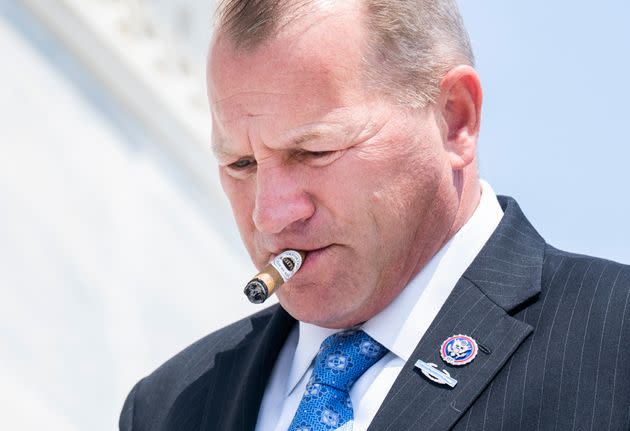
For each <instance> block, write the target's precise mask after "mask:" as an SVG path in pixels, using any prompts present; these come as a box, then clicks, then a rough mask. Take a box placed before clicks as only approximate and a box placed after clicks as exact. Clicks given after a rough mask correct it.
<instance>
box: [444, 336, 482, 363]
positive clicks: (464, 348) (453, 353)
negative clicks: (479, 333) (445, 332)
mask: <svg viewBox="0 0 630 431" xmlns="http://www.w3.org/2000/svg"><path fill="white" fill-rule="evenodd" d="M478 351H479V346H478V345H477V342H476V341H475V340H474V339H473V338H472V337H469V336H468V335H461V334H460V335H453V336H452V337H449V338H447V339H446V340H444V342H443V343H442V346H441V347H440V355H441V356H442V359H443V360H444V362H446V363H447V364H449V365H466V364H468V363H470V362H472V361H473V359H475V357H476V356H477V352H478Z"/></svg>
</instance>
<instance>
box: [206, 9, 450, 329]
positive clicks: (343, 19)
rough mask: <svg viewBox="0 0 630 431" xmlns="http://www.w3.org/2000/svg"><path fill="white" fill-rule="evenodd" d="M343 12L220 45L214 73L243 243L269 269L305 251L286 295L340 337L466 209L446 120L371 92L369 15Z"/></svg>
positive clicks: (219, 127) (216, 112) (224, 163)
mask: <svg viewBox="0 0 630 431" xmlns="http://www.w3.org/2000/svg"><path fill="white" fill-rule="evenodd" d="M343 8H344V7H343V6H340V7H339V8H336V9H337V10H336V11H335V13H334V14H333V13H329V12H326V11H321V14H319V15H314V16H309V17H306V18H302V19H301V20H300V22H299V23H294V24H292V25H290V26H289V27H288V28H287V30H285V31H283V33H282V34H280V35H279V36H278V37H276V38H274V39H273V40H272V41H270V42H268V43H265V44H263V45H262V46H260V47H258V48H256V49H255V50H254V51H251V52H244V51H239V50H236V49H235V48H234V46H233V45H232V43H231V42H229V41H226V40H219V41H218V42H216V43H214V45H213V46H212V47H211V51H210V58H209V70H208V88H209V97H210V103H211V108H212V114H213V120H214V123H213V135H214V136H213V140H214V142H213V144H214V146H215V150H216V154H217V158H218V161H219V164H220V176H221V182H222V185H223V188H224V190H225V193H226V194H227V196H228V198H229V200H230V202H231V205H232V210H233V212H234V216H235V218H236V221H237V224H238V227H239V230H240V233H241V237H242V239H243V241H244V243H245V246H246V247H247V250H248V252H249V254H250V256H251V258H252V260H253V261H254V263H255V264H256V266H257V267H258V268H262V267H264V266H265V265H266V264H267V262H268V261H269V260H270V258H271V257H272V256H274V255H275V254H277V253H279V252H281V251H282V250H285V249H298V250H305V251H307V252H308V255H307V257H306V259H305V261H304V264H303V266H302V269H301V270H300V271H299V272H298V273H297V274H296V275H295V276H294V277H293V278H292V279H291V280H289V282H287V283H286V284H285V285H284V286H283V287H281V288H280V289H279V291H278V298H279V300H280V303H281V304H282V306H283V307H284V308H285V309H286V310H287V311H288V312H289V313H290V314H291V315H293V316H294V317H295V318H297V319H299V320H302V321H306V322H311V323H315V324H319V325H321V326H327V327H336V328H341V327H348V326H351V325H354V324H356V323H360V322H362V321H365V320H367V319H369V318H370V317H372V316H373V315H375V314H376V313H378V312H379V311H381V310H382V309H383V308H384V307H385V306H386V305H387V304H389V303H390V302H391V301H392V300H393V299H394V298H395V297H396V295H398V293H400V291H401V289H402V288H403V287H404V286H405V285H406V284H407V282H408V281H409V280H410V279H411V278H412V277H413V275H414V274H415V273H417V272H418V271H419V270H420V269H421V268H422V266H423V265H424V264H425V263H426V261H427V260H428V259H429V258H430V257H431V256H433V254H434V253H435V252H436V251H437V250H438V249H439V248H440V247H441V245H442V244H443V243H444V241H445V239H447V238H446V235H447V232H448V230H449V228H450V226H451V225H452V223H453V218H454V215H455V212H456V210H457V208H453V204H452V203H453V202H454V201H456V196H455V197H454V196H452V192H451V190H452V171H451V167H450V165H449V162H448V159H447V157H446V154H445V150H444V148H443V145H442V143H443V140H444V139H445V137H444V136H443V135H444V134H445V132H444V131H443V129H444V128H443V127H442V126H441V120H440V117H439V116H438V115H437V114H436V113H435V112H434V110H433V109H432V108H427V109H424V110H411V109H404V108H401V107H398V106H396V105H395V104H394V103H392V102H391V101H390V100H389V99H387V98H385V97H383V96H382V95H379V94H376V93H375V92H373V91H367V90H366V89H365V85H364V84H363V83H362V82H361V74H360V71H361V67H364V66H363V65H362V64H361V55H362V52H363V47H364V46H365V38H364V34H363V31H362V29H361V28H360V27H359V26H358V25H357V23H358V22H359V21H360V17H359V16H358V12H356V11H354V10H352V9H351V8H349V7H347V6H346V7H345V9H343Z"/></svg>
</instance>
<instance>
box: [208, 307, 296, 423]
mask: <svg viewBox="0 0 630 431" xmlns="http://www.w3.org/2000/svg"><path fill="white" fill-rule="evenodd" d="M276 307H277V310H276V312H275V313H274V315H273V316H272V318H271V320H270V321H269V323H268V324H267V325H266V327H265V329H264V330H263V332H262V334H260V336H259V337H258V339H257V340H254V341H253V342H252V343H250V344H247V345H244V346H243V347H242V348H240V349H234V350H231V351H229V352H226V353H224V354H220V355H218V357H217V369H218V370H224V372H226V375H223V376H218V377H219V378H221V379H227V380H228V381H229V382H230V384H232V385H234V387H235V390H234V391H233V393H231V394H220V393H219V394H218V393H216V391H215V390H214V388H213V387H210V388H209V389H210V392H209V395H208V397H207V399H206V406H205V411H204V415H203V421H202V424H203V425H202V427H201V428H200V429H201V430H207V431H213V430H217V429H220V430H226V431H227V430H234V431H236V430H238V431H246V430H254V428H255V426H256V421H257V419H258V411H259V409H260V404H261V402H262V397H263V394H264V392H265V388H266V386H267V382H268V380H269V377H270V375H271V371H272V370H273V366H274V364H275V362H276V359H277V357H278V354H279V353H280V350H281V349H282V346H283V345H284V342H285V341H286V338H287V337H288V335H289V332H290V330H291V328H292V326H293V324H294V323H295V320H294V319H293V318H292V317H291V316H289V315H288V313H287V312H286V311H284V309H283V308H281V307H280V306H279V305H276ZM254 325H255V323H254ZM228 370H229V372H228ZM226 386H227V385H225V384H220V385H218V386H217V387H219V388H221V387H226Z"/></svg>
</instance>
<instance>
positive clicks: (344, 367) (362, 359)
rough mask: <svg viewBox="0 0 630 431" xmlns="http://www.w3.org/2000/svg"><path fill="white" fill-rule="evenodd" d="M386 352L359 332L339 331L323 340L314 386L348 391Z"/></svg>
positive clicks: (366, 335)
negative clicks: (315, 384) (323, 385)
mask: <svg viewBox="0 0 630 431" xmlns="http://www.w3.org/2000/svg"><path fill="white" fill-rule="evenodd" d="M385 353H387V349H386V348H385V347H383V346H381V345H380V344H379V343H378V342H377V341H376V340H374V339H373V338H372V337H370V336H369V335H368V334H366V333H365V332H363V331H360V330H349V331H344V332H338V333H336V334H333V335H331V336H329V337H328V338H326V339H325V340H324V342H323V343H322V344H321V347H320V349H319V353H318V354H317V357H316V358H315V367H314V369H313V378H312V380H313V383H320V384H325V385H327V386H331V387H334V388H337V389H340V390H344V391H347V390H349V389H350V387H351V386H352V384H353V383H354V382H355V381H356V380H357V379H358V378H359V377H361V376H362V375H363V373H364V372H365V371H367V369H368V368H370V367H371V366H372V365H374V364H375V363H376V362H378V361H379V360H380V359H381V358H382V357H383V356H384V355H385Z"/></svg>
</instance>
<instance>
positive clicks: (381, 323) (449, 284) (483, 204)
mask: <svg viewBox="0 0 630 431" xmlns="http://www.w3.org/2000/svg"><path fill="white" fill-rule="evenodd" d="M481 187H482V193H481V199H480V201H479V205H478V206H477V208H476V209H475V212H474V213H473V215H472V216H471V217H470V219H469V220H468V221H467V222H466V223H465V224H464V226H463V227H462V228H461V229H460V230H459V231H458V232H457V233H456V234H455V235H454V236H453V237H452V238H451V239H450V240H449V241H448V242H447V243H446V244H445V245H444V246H443V247H442V248H441V249H440V250H439V251H438V252H437V253H436V254H435V256H433V258H431V260H430V261H429V262H428V263H427V264H426V265H425V266H424V268H422V270H421V271H420V272H419V273H418V274H416V276H415V277H414V278H413V279H412V280H411V281H410V282H409V284H408V285H407V286H406V287H405V288H404V289H403V290H402V292H401V293H400V294H399V295H398V296H397V297H396V298H395V299H394V300H393V301H392V302H391V303H390V304H389V305H388V306H387V307H386V308H385V309H384V310H383V311H381V312H380V313H379V314H377V315H376V316H374V317H373V318H371V319H370V320H368V321H367V322H365V324H364V325H363V327H362V329H363V330H364V331H365V332H366V333H367V334H368V335H370V336H371V337H372V338H374V339H375V340H376V341H378V342H379V343H381V344H382V345H383V346H385V347H386V348H387V349H389V350H390V351H391V352H392V353H394V354H395V355H396V356H398V357H400V358H401V359H403V360H405V361H408V360H409V358H410V356H411V354H412V353H413V350H414V349H415V347H416V346H417V344H418V343H419V342H420V339H421V338H422V336H423V335H424V333H425V332H426V330H427V329H428V327H429V325H430V324H431V322H432V321H433V319H434V318H435V316H436V315H437V313H438V311H439V309H440V308H441V306H442V305H443V304H444V302H445V301H446V298H447V297H448V295H449V294H450V292H451V291H452V290H453V288H454V287H455V284H456V283H457V281H458V280H459V278H460V277H461V276H462V274H463V273H464V271H465V270H466V268H468V266H469V265H470V264H471V263H472V261H473V260H474V258H475V256H477V254H478V253H479V251H480V250H481V248H482V247H483V246H484V245H485V243H486V242H487V241H488V239H489V238H490V235H492V232H493V231H494V230H495V228H496V227H497V225H498V224H499V222H500V220H501V217H502V216H503V211H502V210H501V206H500V205H499V202H498V200H497V197H496V195H495V193H494V191H493V190H492V187H490V185H489V184H488V183H486V182H485V181H483V180H481ZM298 330H299V337H298V342H297V346H296V349H295V355H294V357H293V363H292V366H291V371H290V372H289V379H288V380H287V391H286V394H287V395H288V394H289V393H290V392H291V391H292V390H293V389H294V388H295V386H296V385H297V384H298V383H299V381H300V380H301V379H302V377H303V376H304V374H305V373H306V372H307V371H308V369H309V367H310V365H311V362H312V361H313V358H314V357H315V356H316V355H317V352H318V351H319V346H320V345H321V343H322V342H323V341H324V340H325V339H326V337H328V336H329V335H332V334H334V333H335V332H339V329H329V328H322V327H319V326H316V325H312V324H310V323H304V322H299V328H298Z"/></svg>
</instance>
